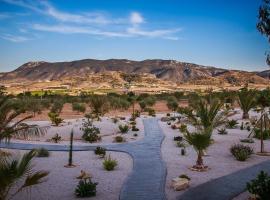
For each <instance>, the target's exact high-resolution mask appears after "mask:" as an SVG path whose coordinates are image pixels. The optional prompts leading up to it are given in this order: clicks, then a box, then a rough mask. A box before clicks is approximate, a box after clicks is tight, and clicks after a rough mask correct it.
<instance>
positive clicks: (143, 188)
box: [0, 118, 166, 200]
mask: <svg viewBox="0 0 270 200" xmlns="http://www.w3.org/2000/svg"><path fill="white" fill-rule="evenodd" d="M143 123H144V133H145V137H144V138H143V139H142V140H140V141H137V142H133V143H124V144H113V145H102V146H104V147H106V148H107V150H111V151H121V152H126V153H128V154H130V155H131V156H132V158H133V170H132V172H131V174H130V175H129V176H128V178H127V180H126V182H125V184H124V185H123V187H122V189H121V193H120V199H123V200H133V199H134V200H135V199H136V200H139V199H140V200H141V199H145V200H164V199H166V196H165V181H166V165H165V163H164V162H163V161H162V158H161V143H162V140H163V139H164V135H163V133H162V130H161V129H160V127H159V124H158V122H157V119H155V118H151V119H144V120H143ZM0 147H1V148H10V149H22V150H30V149H33V148H41V147H44V148H46V149H48V150H49V151H68V149H69V146H68V145H47V144H22V143H9V144H6V143H0ZM95 148H96V146H90V145H89V146H86V145H85V146H73V151H93V150H94V149H95Z"/></svg>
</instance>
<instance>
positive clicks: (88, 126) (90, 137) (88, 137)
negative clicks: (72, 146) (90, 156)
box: [81, 118, 101, 143]
mask: <svg viewBox="0 0 270 200" xmlns="http://www.w3.org/2000/svg"><path fill="white" fill-rule="evenodd" d="M81 130H82V131H83V135H82V138H83V139H84V140H85V141H87V142H90V143H92V142H96V141H99V140H101V137H100V136H99V134H100V130H99V128H97V127H95V126H94V125H93V122H92V121H91V120H90V118H87V121H85V122H84V123H83V127H82V128H81Z"/></svg>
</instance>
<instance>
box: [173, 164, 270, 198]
mask: <svg viewBox="0 0 270 200" xmlns="http://www.w3.org/2000/svg"><path fill="white" fill-rule="evenodd" d="M261 170H264V171H266V172H267V173H268V174H270V160H268V161H264V162H262V163H260V164H257V165H254V166H251V167H248V168H245V169H242V170H239V171H237V172H234V173H232V174H229V175H226V176H222V177H220V178H217V179H214V180H212V181H209V182H206V183H204V184H201V185H198V186H197V187H195V188H191V189H189V190H188V191H187V192H185V193H184V194H183V195H181V196H179V198H177V199H179V200H217V199H218V200H231V199H233V198H234V197H235V196H237V195H239V194H240V193H242V192H244V191H245V188H246V183H247V182H249V181H250V180H252V179H254V178H256V177H257V175H258V173H259V172H260V171H261Z"/></svg>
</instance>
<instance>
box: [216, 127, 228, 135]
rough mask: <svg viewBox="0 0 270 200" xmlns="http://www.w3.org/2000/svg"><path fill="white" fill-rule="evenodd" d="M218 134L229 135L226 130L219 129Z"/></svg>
mask: <svg viewBox="0 0 270 200" xmlns="http://www.w3.org/2000/svg"><path fill="white" fill-rule="evenodd" d="M218 134H219V135H227V134H228V131H227V130H226V129H225V128H222V129H218Z"/></svg>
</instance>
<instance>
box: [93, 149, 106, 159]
mask: <svg viewBox="0 0 270 200" xmlns="http://www.w3.org/2000/svg"><path fill="white" fill-rule="evenodd" d="M95 154H96V155H99V156H100V157H101V158H104V156H105V155H106V148H103V147H97V148H96V149H95Z"/></svg>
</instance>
